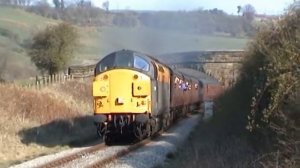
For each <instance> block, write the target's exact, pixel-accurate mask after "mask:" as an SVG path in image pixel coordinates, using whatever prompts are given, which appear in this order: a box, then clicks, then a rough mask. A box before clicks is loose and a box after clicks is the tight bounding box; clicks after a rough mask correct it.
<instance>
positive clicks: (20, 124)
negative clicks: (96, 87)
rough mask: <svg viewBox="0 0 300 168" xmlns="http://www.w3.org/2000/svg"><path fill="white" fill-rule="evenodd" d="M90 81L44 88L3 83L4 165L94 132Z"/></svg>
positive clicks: (0, 162) (0, 147)
mask: <svg viewBox="0 0 300 168" xmlns="http://www.w3.org/2000/svg"><path fill="white" fill-rule="evenodd" d="M90 85H91V84H90V81H71V82H67V83H65V84H57V85H53V86H49V87H47V88H44V89H41V90H35V89H28V88H20V87H18V86H15V85H3V84H1V85H0V95H1V97H0V113H1V118H0V158H1V159H0V167H1V166H7V165H9V164H11V163H13V162H15V161H19V160H24V159H28V158H31V157H34V156H37V155H41V154H46V153H51V152H54V151H58V150H62V149H63V148H66V147H67V145H69V144H70V143H71V142H73V141H76V140H80V139H81V138H86V137H89V136H91V135H93V134H94V133H95V132H94V129H93V127H94V126H93V124H92V122H91V117H90V115H89V114H91V113H87V112H91V111H92V96H91V86H90Z"/></svg>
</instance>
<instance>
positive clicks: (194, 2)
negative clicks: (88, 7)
mask: <svg viewBox="0 0 300 168" xmlns="http://www.w3.org/2000/svg"><path fill="white" fill-rule="evenodd" d="M104 1H106V0H92V2H93V4H95V5H96V6H99V7H102V3H103V2H104ZM291 3H293V0H109V4H110V9H132V10H194V9H199V8H202V9H213V8H218V9H221V10H223V11H225V12H226V13H228V14H236V13H237V6H238V5H241V6H243V5H245V4H251V5H253V6H254V8H255V9H256V11H257V13H258V14H282V13H283V12H284V10H285V9H286V8H287V7H288V5H290V4H291Z"/></svg>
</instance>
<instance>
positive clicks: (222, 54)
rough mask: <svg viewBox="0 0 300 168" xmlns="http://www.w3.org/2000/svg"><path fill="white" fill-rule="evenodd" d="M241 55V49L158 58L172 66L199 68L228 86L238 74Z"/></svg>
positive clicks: (242, 53) (176, 54)
mask: <svg viewBox="0 0 300 168" xmlns="http://www.w3.org/2000/svg"><path fill="white" fill-rule="evenodd" d="M243 55H244V51H243V50H226V51H194V52H181V53H173V54H166V55H162V56H161V57H160V60H161V61H162V62H164V63H166V64H168V65H169V66H171V67H173V68H192V69H196V70H200V71H202V72H205V73H207V74H209V75H211V76H213V77H215V78H216V79H218V80H219V81H220V82H221V83H222V84H223V85H224V86H225V87H230V86H232V85H233V84H234V83H235V81H236V79H237V77H238V76H239V68H240V66H241V63H242V61H243Z"/></svg>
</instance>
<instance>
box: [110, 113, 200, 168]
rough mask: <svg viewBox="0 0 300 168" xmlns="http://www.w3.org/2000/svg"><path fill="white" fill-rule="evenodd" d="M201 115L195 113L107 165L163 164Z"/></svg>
mask: <svg viewBox="0 0 300 168" xmlns="http://www.w3.org/2000/svg"><path fill="white" fill-rule="evenodd" d="M199 120H200V116H199V115H193V116H190V117H189V118H186V119H184V120H182V121H180V122H178V123H177V124H176V125H175V126H174V127H172V128H171V129H170V130H169V131H168V132H166V133H163V134H162V135H161V136H160V137H159V138H158V139H156V140H154V141H153V142H151V143H149V144H147V145H146V146H144V147H142V148H140V149H138V150H137V151H134V152H131V153H130V154H128V155H126V156H124V157H122V158H119V159H118V160H116V161H115V162H114V163H111V164H108V165H107V166H106V167H107V168H111V167H115V168H152V167H155V166H157V165H161V164H163V163H164V161H165V160H166V157H167V155H168V154H170V153H173V152H175V151H176V148H177V147H178V146H180V145H181V144H182V143H183V142H184V141H185V140H186V138H187V137H188V135H189V134H190V133H191V131H192V130H193V128H194V127H195V126H196V125H197V124H198V123H199Z"/></svg>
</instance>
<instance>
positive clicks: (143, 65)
mask: <svg viewBox="0 0 300 168" xmlns="http://www.w3.org/2000/svg"><path fill="white" fill-rule="evenodd" d="M133 66H134V68H137V69H141V70H143V71H149V67H150V65H149V63H148V62H147V61H146V60H145V59H143V58H141V57H139V56H134V61H133Z"/></svg>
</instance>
